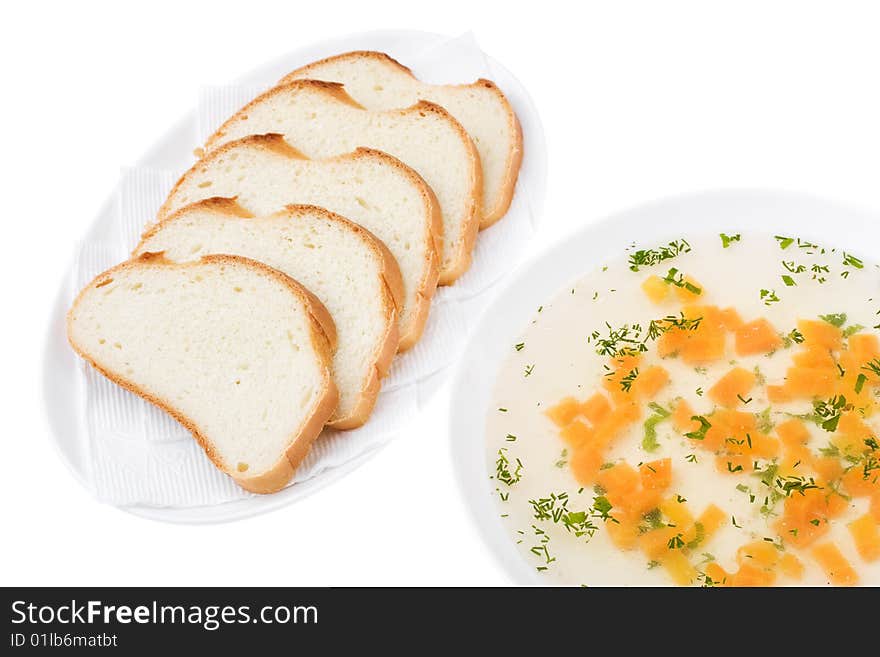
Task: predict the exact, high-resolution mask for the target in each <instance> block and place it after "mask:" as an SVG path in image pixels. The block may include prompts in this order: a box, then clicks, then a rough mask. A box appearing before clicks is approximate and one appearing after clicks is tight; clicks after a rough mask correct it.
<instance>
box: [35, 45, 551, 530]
mask: <svg viewBox="0 0 880 657" xmlns="http://www.w3.org/2000/svg"><path fill="white" fill-rule="evenodd" d="M450 38H451V37H449V36H447V35H442V34H434V33H429V32H417V31H404V30H392V31H376V32H366V33H360V34H353V35H349V36H346V37H342V38H339V39H333V40H328V41H323V42H320V43H316V44H313V45H310V46H306V47H303V48H300V49H297V50H294V51H292V52H290V53H288V54H286V55H284V56H282V57H279V58H277V59H275V60H273V61H271V62H269V63H266V64H264V65H262V66H260V67H258V68H256V69H254V70H252V71H251V72H250V73H248V74H246V75H244V76H242V77H241V78H239V79H237V80H234V81H232V83H231V84H233V85H253V84H265V82H266V81H267V80H277V79H279V78H280V77H281V76H282V75H284V74H286V73H287V72H289V71H291V70H293V69H295V68H297V67H299V66H302V65H305V64H307V63H310V62H312V61H315V60H317V59H320V58H323V57H327V56H330V55H333V54H337V53H341V52H346V51H350V50H364V49H366V50H380V51H384V52H390V53H391V54H393V55H395V56H397V57H399V58H400V59H402V60H404V63H406V54H407V53H413V54H414V55H416V54H417V53H419V52H420V51H423V50H426V49H429V48H431V47H435V46H438V45H440V44H442V43H444V42H445V41H448V40H449V39H450ZM486 60H487V61H488V63H489V65H490V67H491V68H492V71H493V75H494V78H495V82H497V83H498V85H499V86H500V87H501V88H502V89H504V91H505V94H506V95H507V96H508V99H509V100H510V102H511V104H512V105H513V106H514V109H515V111H516V112H517V115H518V116H519V118H520V122H521V123H522V125H523V132H524V135H525V136H526V150H527V155H526V160H524V162H523V168H522V170H521V172H520V182H519V183H518V189H519V187H520V186H521V185H522V184H523V183H524V178H525V184H527V186H528V190H529V201H530V203H531V212H532V214H533V216H535V217H539V216H540V209H541V205H542V204H543V198H544V189H545V182H546V181H545V179H546V146H545V142H544V134H543V128H542V126H541V123H540V120H539V118H538V116H537V112H536V110H535V108H534V104H533V103H532V101H531V98H530V97H529V95H528V93H527V92H526V91H525V89H524V88H523V87H522V85H521V84H520V83H519V81H517V80H516V78H515V77H514V76H513V75H512V74H511V73H510V72H508V71H507V69H505V68H504V67H503V66H502V65H501V64H499V63H498V62H496V61H495V60H494V59H492V58H491V57H489V56H488V55H486ZM197 121H198V117H197V113H196V111H195V110H192V111H190V112H189V113H188V114H187V115H185V116H184V117H183V118H182V119H181V120H180V121H178V122H177V123H176V124H175V125H174V126H173V127H171V129H169V130H168V132H166V133H165V134H164V135H163V136H162V137H161V138H160V139H159V140H158V141H157V142H156V143H155V145H154V146H153V147H152V148H151V149H150V150H149V151H148V152H147V153H146V154H145V155H144V156H143V157H141V158H140V159H139V160H138V161H137V162H136V163H135V166H138V167H147V168H155V169H163V170H171V171H184V170H185V169H186V168H188V167H189V166H190V165H191V164H192V161H193V156H192V150H193V148H194V147H195V146H197V145H198V144H197V143H196V141H195V140H196V135H197V132H198V126H197ZM114 202H115V199H114V196H113V195H111V196H110V197H108V199H107V200H106V201H105V203H104V205H103V206H102V208H101V210H100V211H99V213H98V215H97V216H96V218H95V220H94V221H93V223H92V225H91V227H90V228H89V230H88V231H87V233H86V234H85V236H84V237H83V241H84V242H88V241H90V240H93V239H94V238H95V236H96V235H97V234H99V233H100V230H101V227H102V226H104V225H106V222H107V221H109V220H110V217H111V216H112V212H113V204H114ZM72 273H73V272H72V267H68V270H67V273H66V274H65V277H64V281H63V282H62V284H61V286H60V288H59V290H58V292H57V294H56V299H55V303H54V305H53V309H52V313H51V317H50V321H49V328H48V334H47V338H46V346H45V351H44V361H43V392H44V399H45V402H46V410H47V415H48V419H49V426H50V429H51V433H50V437H51V440H52V443H53V444H54V445H55V447H56V448H57V449H58V453H59V455H60V456H61V458H62V460H63V461H64V462H65V463H66V464H67V466H68V467H69V468H70V470H71V472H72V473H73V475H74V476H75V478H76V479H77V480H78V481H79V482H80V483H81V484H82V485H83V486H85V487H86V488H87V489H89V490H91V491H93V492H94V487H93V486H92V484H91V482H90V479H89V454H88V450H87V442H86V441H87V435H86V432H85V428H84V423H83V418H82V413H81V410H80V405H79V402H78V396H77V394H76V391H77V388H78V387H79V386H80V385H81V377H80V375H79V372H78V367H79V361H78V359H77V358H76V356H75V354H74V353H73V351H72V350H71V349H70V347H69V346H68V344H67V340H66V333H65V314H66V312H67V308H68V305H69V303H70V301H71V300H72V298H73V294H74V292H75V290H73V282H72V278H73V276H72ZM453 289H454V288H453ZM486 296H488V295H486ZM443 377H444V371H443V370H441V371H439V372H436V373H434V374H431V375H430V376H429V377H428V378H427V379H426V380H425V381H423V385H422V386H421V387H420V388H419V393H420V398H424V399H427V398H428V397H429V396H431V394H432V393H433V391H434V390H436V389H437V388H438V387H439V384H440V383H441V382H442V379H443ZM378 451H379V448H375V449H372V450H370V451H367V452H365V453H362V454H359V455H357V456H355V457H353V458H352V459H351V460H349V461H347V462H345V463H343V464H341V465H339V466H337V467H333V468H330V469H327V470H324V471H322V472H321V473H319V474H317V475H315V476H314V477H312V478H311V479H308V480H306V481H303V482H297V483H296V484H295V485H292V486H288V487H287V488H285V489H284V490H282V491H280V492H278V493H275V494H273V495H265V496H255V497H250V498H247V499H242V500H236V501H231V502H226V503H222V504H215V505H209V506H199V507H189V508H177V507H155V506H147V505H129V506H123V507H120V508H122V509H123V510H125V511H128V512H130V513H133V514H135V515H139V516H143V517H146V518H151V519H154V520H163V521H168V522H181V523H211V522H224V521H230V520H235V519H239V518H244V517H248V516H252V515H256V514H259V513H264V512H267V511H271V510H274V509H277V508H280V507H282V506H286V505H287V504H290V503H292V502H294V501H296V500H298V499H301V498H303V497H306V496H307V495H310V494H311V493H313V492H315V491H316V490H319V489H320V488H323V487H324V486H326V485H328V484H330V483H332V482H333V481H335V480H337V479H339V478H340V477H342V476H344V475H345V474H347V473H348V472H350V471H352V470H353V469H355V468H356V467H358V466H359V465H360V464H362V463H363V462H365V461H366V460H367V459H369V458H370V457H371V456H373V455H375V454H376V453H377V452H378Z"/></svg>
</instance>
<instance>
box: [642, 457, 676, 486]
mask: <svg viewBox="0 0 880 657" xmlns="http://www.w3.org/2000/svg"><path fill="white" fill-rule="evenodd" d="M639 476H640V477H641V479H642V486H643V487H644V488H651V489H657V490H663V489H665V488H668V487H669V484H671V483H672V459H669V458H665V459H659V460H657V461H651V462H650V463H643V464H642V465H641V467H640V468H639Z"/></svg>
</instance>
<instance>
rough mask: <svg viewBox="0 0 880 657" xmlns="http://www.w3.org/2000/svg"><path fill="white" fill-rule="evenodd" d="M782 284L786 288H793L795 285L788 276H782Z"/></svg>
mask: <svg viewBox="0 0 880 657" xmlns="http://www.w3.org/2000/svg"><path fill="white" fill-rule="evenodd" d="M782 282H783V283H785V285H786V286H787V287H794V286H795V285H797V283H795V282H794V279H793V278H792V277H791V276H789V275H788V274H783V275H782Z"/></svg>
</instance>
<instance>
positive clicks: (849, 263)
mask: <svg viewBox="0 0 880 657" xmlns="http://www.w3.org/2000/svg"><path fill="white" fill-rule="evenodd" d="M843 266H844V267H855V268H856V269H862V268H863V267H864V266H865V263H863V262H862V261H861V260H859V259H858V258H856V257H855V256H854V255H850V254H849V253H846V252H844V253H843Z"/></svg>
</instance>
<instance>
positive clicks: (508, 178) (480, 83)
mask: <svg viewBox="0 0 880 657" xmlns="http://www.w3.org/2000/svg"><path fill="white" fill-rule="evenodd" d="M357 59H370V60H374V61H378V62H381V63H382V64H384V65H387V66H391V67H392V68H396V69H398V70H399V71H400V72H401V73H403V74H405V75H408V76H409V77H411V78H412V79H413V80H415V81H416V82H418V83H419V84H422V85H425V86H433V87H445V88H458V89H467V88H474V87H482V88H484V89H488V90H489V91H491V92H492V94H493V95H495V96H496V97H497V98H498V101H499V103H500V104H501V106H502V107H503V108H504V110H505V113H506V115H507V125H508V130H509V131H510V134H511V135H513V141H512V142H511V143H510V144H509V146H508V151H507V158H506V160H505V165H504V177H503V183H502V187H501V189H500V190H499V192H498V199H497V202H496V203H495V204H494V205H493V206H487V205H486V200H485V199H484V203H483V213H482V217H481V219H480V230H482V229H484V228H488V227H489V226H491V225H492V224H494V223H495V222H497V221H498V220H499V219H501V217H503V216H504V215H505V214H506V213H507V210H508V209H509V208H510V203H511V201H512V200H513V193H514V190H515V188H516V180H517V178H518V176H519V170H520V166H521V165H522V158H523V136H522V126H521V125H520V123H519V119H518V118H517V116H516V112H514V111H513V107H512V106H511V105H510V101H508V100H507V96H505V95H504V92H502V91H501V89H499V88H498V85H496V84H495V83H494V82H492V81H491V80H486V79H485V78H480V79H478V80H476V81H475V82H472V83H469V84H447V85H428V83H426V82H422V81H421V80H419V79H418V78H417V77H416V76H415V75H414V74H413V72H412V70H410V69H409V67H407V66H404V65H403V64H401V63H400V62H399V61H397V60H396V59H394V58H393V57H391V56H390V55H388V54H387V53H384V52H378V51H374V50H354V51H351V52H346V53H341V54H339V55H333V56H331V57H325V58H324V59H319V60H318V61H316V62H312V63H311V64H306V65H305V66H302V67H300V68H298V69H296V70H294V71H291V72H290V73H288V74H287V75H285V76H284V77H283V78H281V80H279V82H278V84H287V83H290V82H292V81H293V80H297V79H303V78H310V77H311V74H312V73H313V72H314V71H315V70H317V69H319V68H320V67H322V66H325V65H327V64H336V63H339V62H345V61H347V60H357ZM318 79H320V76H318Z"/></svg>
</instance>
